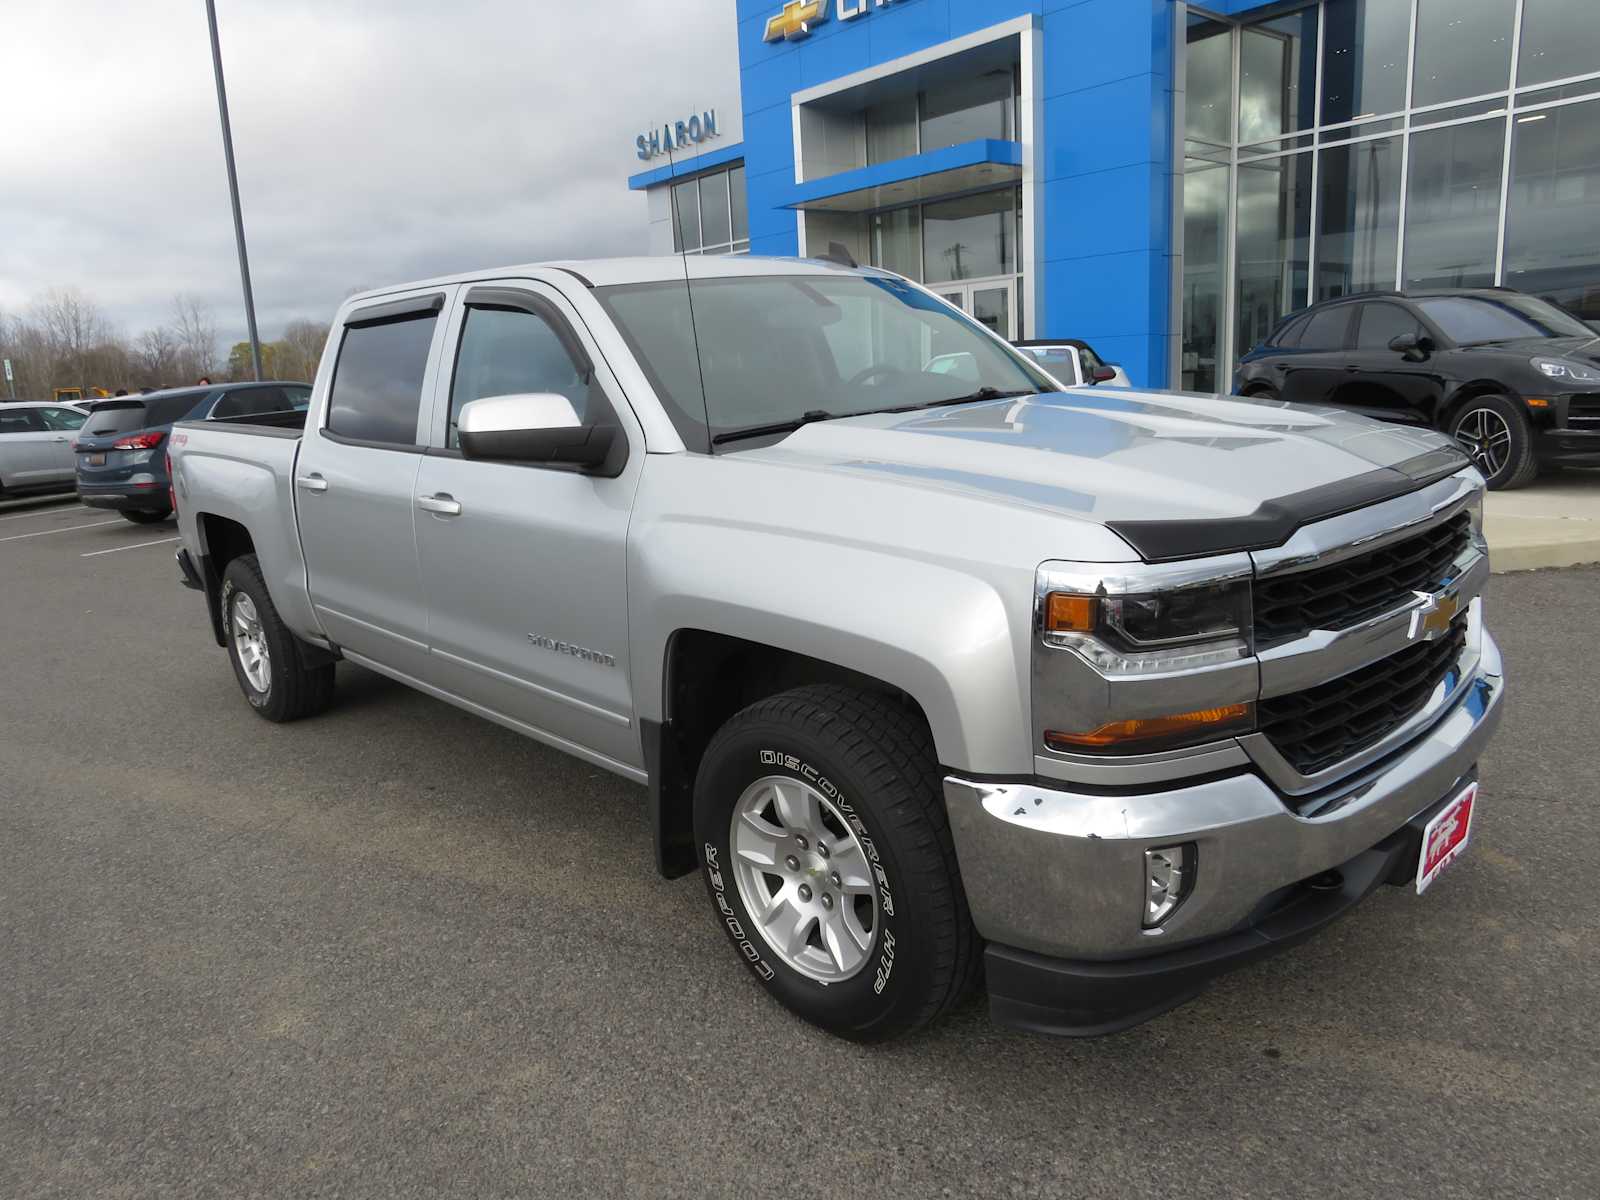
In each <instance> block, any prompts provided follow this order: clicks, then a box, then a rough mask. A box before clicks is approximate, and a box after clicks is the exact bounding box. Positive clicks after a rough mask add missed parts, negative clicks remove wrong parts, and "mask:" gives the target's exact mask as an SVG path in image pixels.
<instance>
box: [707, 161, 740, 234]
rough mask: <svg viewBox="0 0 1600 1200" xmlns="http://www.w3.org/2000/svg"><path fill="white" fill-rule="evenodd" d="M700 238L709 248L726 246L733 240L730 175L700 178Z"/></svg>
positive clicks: (720, 174) (718, 173)
mask: <svg viewBox="0 0 1600 1200" xmlns="http://www.w3.org/2000/svg"><path fill="white" fill-rule="evenodd" d="M700 237H701V240H702V242H703V243H704V244H705V245H707V246H726V245H727V244H728V243H729V242H730V241H732V240H733V238H732V235H731V234H730V233H729V226H728V173H727V172H726V171H718V172H717V173H716V174H715V175H704V176H701V178H700Z"/></svg>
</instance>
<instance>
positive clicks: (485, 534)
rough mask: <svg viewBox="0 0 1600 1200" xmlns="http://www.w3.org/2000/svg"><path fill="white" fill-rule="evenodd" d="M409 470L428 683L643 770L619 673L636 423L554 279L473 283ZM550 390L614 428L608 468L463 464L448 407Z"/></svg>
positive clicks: (637, 454)
mask: <svg viewBox="0 0 1600 1200" xmlns="http://www.w3.org/2000/svg"><path fill="white" fill-rule="evenodd" d="M451 324H452V327H453V330H459V332H454V331H453V332H452V334H451V344H452V345H453V346H454V347H455V349H453V350H452V351H450V352H449V353H447V354H446V356H445V361H446V362H452V363H453V364H454V367H453V369H452V372H451V376H450V377H449V378H443V379H440V381H439V384H438V387H437V393H438V399H437V401H436V402H435V406H434V407H435V417H434V420H433V429H432V432H431V442H432V448H431V449H430V450H429V452H428V454H427V456H426V457H424V458H423V460H422V469H421V472H420V473H419V475H418V476H417V485H416V501H417V513H416V522H417V553H418V556H419V562H420V568H421V572H422V585H423V589H424V592H425V594H426V596H427V602H428V644H429V647H430V655H429V682H430V683H432V684H433V685H434V686H435V687H438V688H442V689H443V690H445V691H447V692H449V693H451V694H452V695H454V696H458V697H461V698H463V699H465V700H468V701H470V702H472V703H473V704H475V705H478V706H481V707H482V708H484V709H486V710H488V712H489V713H490V714H493V715H497V716H500V717H503V718H508V719H509V720H511V721H512V722H515V723H516V724H517V725H518V726H520V727H522V728H523V729H525V730H526V731H527V732H529V733H532V734H534V735H535V736H538V737H541V738H542V739H543V740H545V741H547V742H550V743H552V744H554V745H557V746H560V747H561V748H563V749H566V750H569V751H574V752H577V753H580V754H582V755H584V756H585V757H588V758H589V759H590V760H591V761H600V762H602V763H604V764H606V765H612V764H619V763H620V764H623V765H625V766H629V767H635V768H637V767H640V766H642V765H643V762H642V757H641V752H640V751H641V746H640V739H639V733H638V730H637V729H636V728H635V726H634V722H633V697H632V692H631V689H630V687H629V683H628V681H629V678H630V674H629V667H628V580H627V537H628V519H629V515H630V513H631V511H632V501H633V493H634V489H635V488H636V487H637V485H638V479H639V472H640V470H641V469H642V466H643V462H644V454H643V453H642V450H643V437H642V433H641V432H640V431H639V430H638V428H637V426H636V425H635V424H634V420H633V414H632V412H631V410H629V408H628V406H627V403H626V401H624V400H623V397H622V392H621V389H620V388H619V387H618V386H617V383H616V381H615V380H614V379H613V378H612V377H611V375H610V373H609V371H608V370H607V369H606V367H605V364H604V362H603V361H602V360H601V358H600V355H599V352H598V350H597V348H596V347H595V346H594V344H593V343H592V342H591V341H590V340H589V337H588V333H587V331H586V330H585V329H584V327H583V324H582V321H581V320H580V319H579V318H578V316H577V314H576V312H575V311H574V310H573V309H572V308H571V306H570V305H569V304H568V303H567V302H566V300H565V299H564V298H563V297H562V296H561V295H560V293H559V292H557V291H556V290H555V289H554V288H551V287H549V286H547V285H544V284H540V283H535V282H532V281H529V280H512V281H506V282H504V283H495V284H475V285H473V286H471V287H470V288H468V289H467V291H466V292H465V294H464V295H463V297H462V303H461V305H460V311H459V312H458V313H457V314H456V315H455V316H454V317H453V318H452V321H451ZM529 392H532V393H557V394H560V395H562V396H565V397H566V398H567V399H568V400H570V401H571V402H572V404H573V407H574V408H575V409H576V410H577V411H578V413H579V415H580V416H581V417H582V418H583V419H584V420H585V421H597V422H599V423H620V424H621V426H622V430H621V432H622V434H623V435H624V436H625V437H627V438H628V439H629V441H630V443H631V450H630V453H629V454H628V456H627V459H626V461H625V462H624V463H623V464H622V466H621V471H620V473H619V474H615V475H610V476H608V475H607V474H605V473H603V472H599V471H585V470H581V469H577V468H574V467H572V466H570V465H560V464H533V463H510V462H486V461H482V460H469V459H466V458H463V457H462V456H461V453H460V451H459V450H458V449H457V448H456V447H457V441H456V422H457V419H458V417H459V415H460V412H461V409H462V407H463V406H464V405H466V404H468V403H470V402H471V401H473V400H478V399H482V398H484V397H487V396H501V395H512V394H517V393H529Z"/></svg>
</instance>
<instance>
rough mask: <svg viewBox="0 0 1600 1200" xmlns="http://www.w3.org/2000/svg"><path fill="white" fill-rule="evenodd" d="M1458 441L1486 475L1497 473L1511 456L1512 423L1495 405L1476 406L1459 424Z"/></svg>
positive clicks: (1457, 427)
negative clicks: (1491, 406) (1492, 406)
mask: <svg viewBox="0 0 1600 1200" xmlns="http://www.w3.org/2000/svg"><path fill="white" fill-rule="evenodd" d="M1455 436H1456V444H1457V445H1459V446H1460V447H1461V448H1462V449H1463V450H1465V451H1466V452H1467V456H1468V457H1469V458H1471V459H1472V465H1473V466H1475V467H1477V468H1478V470H1480V471H1482V472H1483V473H1484V475H1486V476H1492V475H1496V474H1498V473H1499V472H1500V471H1501V469H1503V468H1504V467H1505V465H1506V463H1507V462H1508V461H1509V460H1510V457H1511V426H1509V425H1507V424H1506V420H1505V418H1504V417H1502V416H1501V415H1500V414H1499V413H1497V412H1495V411H1494V409H1492V408H1475V409H1473V410H1472V411H1471V412H1469V413H1467V414H1466V416H1464V417H1462V418H1461V423H1460V424H1459V425H1457V426H1456V435H1455Z"/></svg>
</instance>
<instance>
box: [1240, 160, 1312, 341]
mask: <svg viewBox="0 0 1600 1200" xmlns="http://www.w3.org/2000/svg"><path fill="white" fill-rule="evenodd" d="M1238 222H1239V224H1238V232H1237V234H1236V236H1235V240H1234V246H1235V249H1236V251H1237V255H1238V264H1237V274H1236V280H1237V283H1236V286H1237V289H1238V300H1237V303H1238V313H1237V318H1238V333H1237V336H1236V338H1235V339H1234V349H1235V350H1236V351H1237V352H1238V353H1240V354H1243V353H1245V352H1246V351H1248V350H1249V349H1251V347H1253V346H1255V345H1257V344H1258V343H1259V342H1261V341H1263V340H1264V339H1265V338H1266V336H1267V334H1269V333H1271V332H1272V329H1273V327H1274V326H1275V325H1277V324H1278V322H1279V321H1280V320H1282V319H1283V317H1284V316H1285V314H1287V313H1291V312H1294V311H1295V309H1297V308H1304V307H1305V305H1306V286H1307V284H1308V283H1309V281H1310V279H1311V155H1309V154H1296V155H1293V156H1291V157H1289V158H1275V159H1271V160H1269V161H1267V162H1258V163H1249V164H1246V165H1244V166H1241V167H1240V168H1239V200H1238Z"/></svg>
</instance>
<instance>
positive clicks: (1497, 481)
mask: <svg viewBox="0 0 1600 1200" xmlns="http://www.w3.org/2000/svg"><path fill="white" fill-rule="evenodd" d="M1483 431H1487V433H1486V436H1480V433H1482V432H1483ZM1446 432H1447V433H1449V435H1450V436H1451V437H1452V438H1454V439H1455V442H1456V444H1457V445H1458V446H1460V447H1461V449H1462V450H1464V451H1466V453H1467V455H1468V456H1469V457H1470V458H1471V459H1472V465H1473V466H1475V467H1477V468H1478V470H1479V471H1481V472H1483V477H1484V479H1485V480H1486V481H1487V482H1488V484H1489V487H1490V489H1491V490H1493V491H1504V490H1506V489H1508V488H1519V487H1525V486H1526V485H1528V484H1530V483H1532V482H1533V481H1534V479H1536V478H1537V477H1538V475H1539V460H1538V458H1537V457H1535V455H1534V452H1533V426H1532V425H1531V424H1530V423H1529V421H1528V414H1527V413H1525V412H1523V411H1522V409H1521V408H1520V407H1519V406H1518V405H1516V404H1514V403H1513V402H1512V401H1510V400H1508V399H1507V398H1506V397H1504V396H1474V397H1473V398H1472V399H1470V400H1468V401H1466V402H1465V403H1464V404H1462V405H1461V407H1460V408H1458V409H1457V410H1456V411H1455V412H1454V413H1452V414H1451V417H1450V424H1449V428H1448V429H1447V430H1446ZM1502 433H1503V434H1504V435H1506V441H1505V442H1504V443H1503V444H1502V443H1501V442H1500V441H1499V440H1498V439H1499V438H1500V436H1501V435H1502ZM1491 442H1492V443H1493V444H1492V445H1491Z"/></svg>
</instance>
